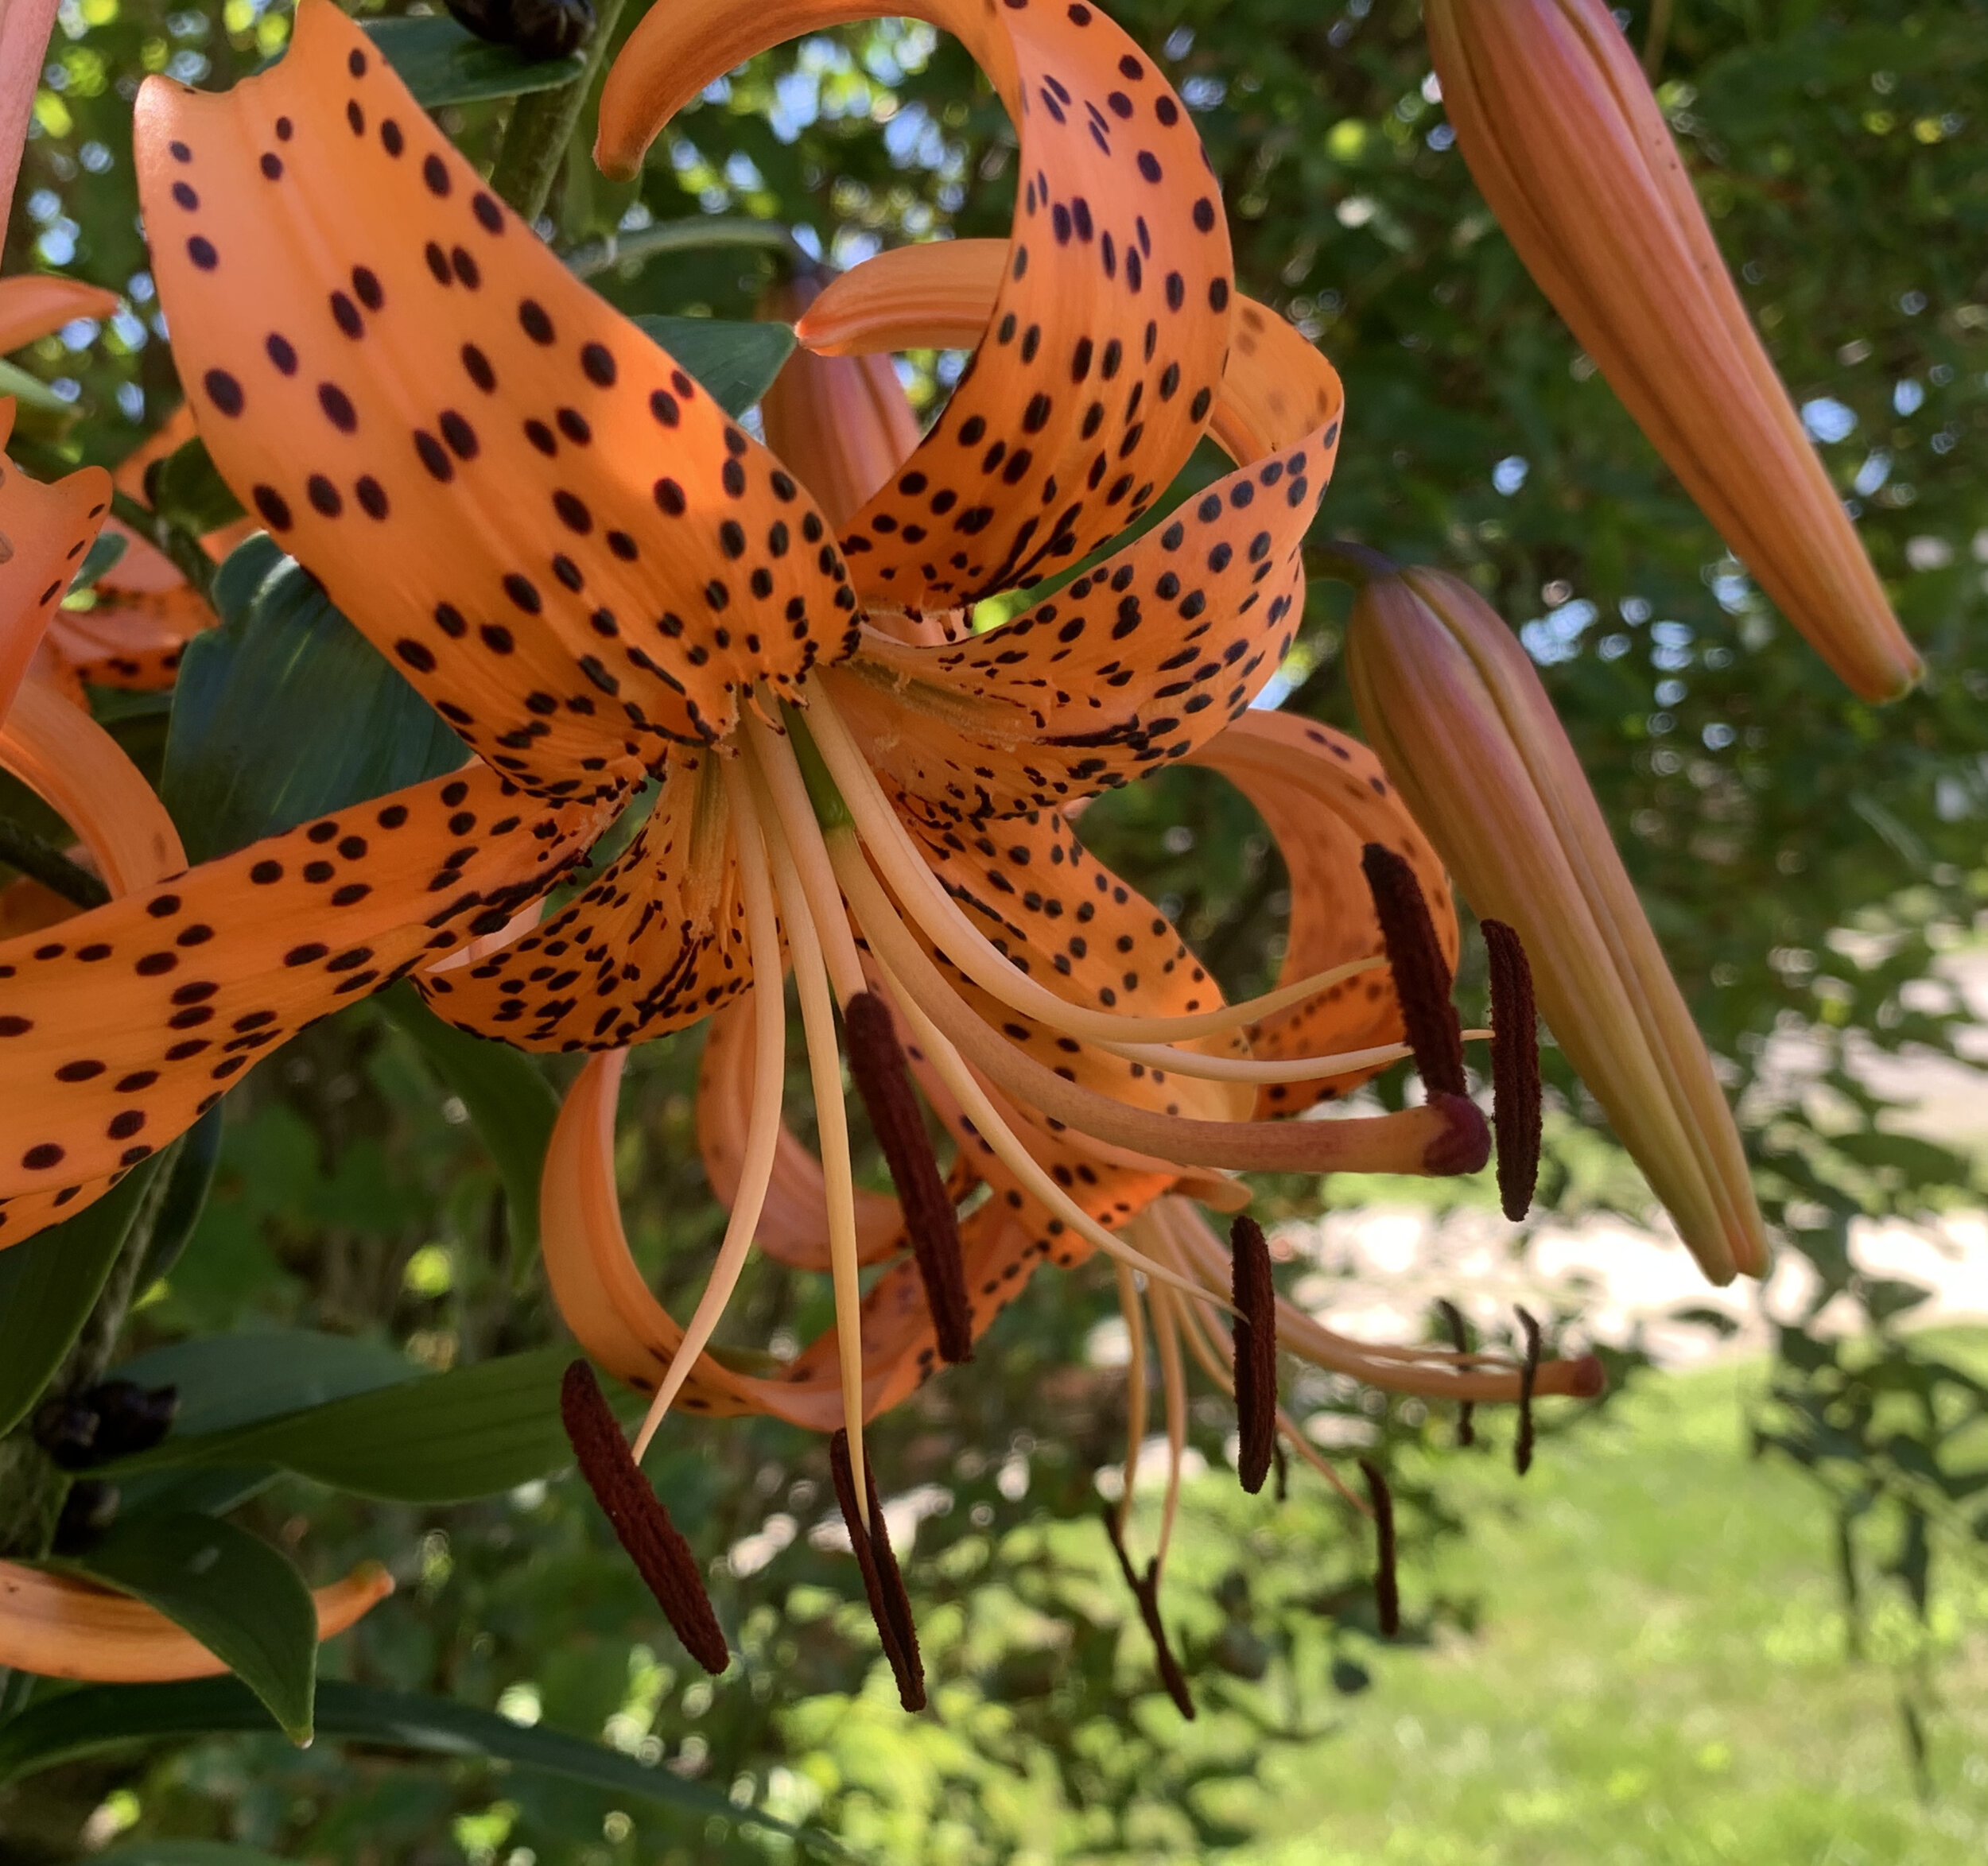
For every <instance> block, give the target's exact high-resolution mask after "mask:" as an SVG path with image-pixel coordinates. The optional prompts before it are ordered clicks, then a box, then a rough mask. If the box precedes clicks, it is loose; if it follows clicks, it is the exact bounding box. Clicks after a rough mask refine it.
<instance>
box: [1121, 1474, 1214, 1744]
mask: <svg viewBox="0 0 1988 1866" xmlns="http://www.w3.org/2000/svg"><path fill="white" fill-rule="evenodd" d="M1105 1534H1107V1535H1108V1536H1109V1537H1110V1538H1112V1554H1115V1555H1116V1556H1117V1558H1118V1566H1119V1569H1120V1573H1123V1574H1124V1577H1125V1585H1126V1586H1127V1587H1128V1588H1130V1589H1132V1598H1133V1599H1134V1600H1136V1601H1137V1602H1138V1603H1139V1617H1140V1619H1141V1620H1143V1621H1144V1622H1145V1623H1146V1631H1147V1635H1148V1636H1149V1637H1150V1638H1151V1640H1152V1642H1153V1654H1154V1657H1155V1661H1156V1662H1157V1663H1158V1665H1159V1682H1161V1683H1162V1684H1163V1685H1164V1686H1166V1687H1167V1696H1168V1697H1171V1698H1172V1699H1173V1701H1174V1708H1175V1709H1176V1710H1178V1712H1179V1713H1180V1714H1181V1715H1182V1717H1185V1718H1186V1719H1187V1721H1189V1722H1190V1723H1192V1722H1193V1721H1194V1698H1193V1697H1191V1696H1190V1694H1189V1692H1188V1689H1187V1674H1186V1673H1185V1672H1184V1671H1182V1670H1181V1669H1180V1661H1179V1660H1178V1659H1177V1658H1175V1656H1174V1649H1173V1647H1172V1646H1171V1645H1170V1644H1169V1643H1167V1625H1166V1622H1165V1621H1163V1620H1162V1619H1161V1618H1160V1617H1159V1561H1158V1559H1157V1558H1155V1560H1153V1561H1148V1562H1147V1564H1146V1573H1145V1575H1144V1577H1143V1578H1141V1577H1140V1575H1139V1574H1137V1573H1136V1572H1135V1571H1134V1570H1133V1568H1132V1557H1131V1556H1129V1555H1128V1554H1126V1553H1125V1544H1124V1542H1123V1541H1122V1540H1121V1539H1120V1536H1119V1534H1118V1512H1117V1511H1116V1510H1114V1509H1112V1507H1111V1506H1110V1505H1109V1503H1107V1504H1106V1505H1105Z"/></svg>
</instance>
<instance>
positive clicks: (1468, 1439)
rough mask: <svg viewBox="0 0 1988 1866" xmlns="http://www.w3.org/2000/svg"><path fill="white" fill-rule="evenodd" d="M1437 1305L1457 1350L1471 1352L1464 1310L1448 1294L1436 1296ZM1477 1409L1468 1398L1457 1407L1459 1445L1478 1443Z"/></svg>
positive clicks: (1462, 1352)
mask: <svg viewBox="0 0 1988 1866" xmlns="http://www.w3.org/2000/svg"><path fill="white" fill-rule="evenodd" d="M1436 1307H1437V1308H1438V1309H1440V1310H1441V1311H1442V1319H1443V1320H1444V1321H1446V1322H1447V1323H1448V1324H1449V1325H1450V1340H1451V1341H1452V1342H1454V1344H1455V1345H1456V1350H1457V1352H1458V1353H1459V1354H1468V1353H1469V1352H1470V1329H1468V1328H1466V1326H1465V1325H1464V1321H1463V1311H1462V1309H1458V1307H1457V1305H1456V1304H1455V1303H1454V1302H1451V1301H1450V1299H1449V1298H1447V1297H1446V1296H1439V1297H1438V1298H1436ZM1476 1411H1477V1408H1476V1407H1475V1406H1474V1405H1472V1404H1471V1402H1470V1401H1469V1400H1467V1399H1466V1400H1465V1401H1463V1402H1462V1403H1461V1404H1460V1405H1459V1406H1458V1407H1457V1443H1458V1445H1475V1444H1476V1443H1477V1427H1476V1426H1474V1425H1473V1424H1472V1423H1471V1418H1472V1415H1473V1414H1475V1412H1476Z"/></svg>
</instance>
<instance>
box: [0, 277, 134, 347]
mask: <svg viewBox="0 0 1988 1866" xmlns="http://www.w3.org/2000/svg"><path fill="white" fill-rule="evenodd" d="M117 308H118V295H117V293H115V292H107V291H106V290H105V289H103V286H101V285H85V284H84V283H83V281H82V280H81V279H80V278H59V277H56V275H55V274H54V273H46V272H23V273H16V274H15V276H14V277H12V278H0V353H3V352H5V351H9V350H18V349H19V348H20V347H21V345H22V344H24V343H33V341H34V340H35V339H36V338H37V337H45V336H48V334H49V332H51V331H59V330H60V329H61V328H62V327H63V326H64V324H67V323H68V322H69V320H71V319H72V318H77V317H108V316H110V315H111V312H114V311H115V310H116V309H117Z"/></svg>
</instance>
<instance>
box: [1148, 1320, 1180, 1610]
mask: <svg viewBox="0 0 1988 1866" xmlns="http://www.w3.org/2000/svg"><path fill="white" fill-rule="evenodd" d="M1148 1301H1149V1302H1150V1303H1151V1307H1152V1311H1153V1333H1154V1335H1155V1337H1156V1338H1157V1339H1158V1340H1159V1383H1160V1390H1161V1391H1162V1392H1163V1393H1164V1394H1165V1395H1166V1396H1167V1500H1166V1502H1165V1503H1163V1505H1162V1507H1161V1509H1160V1513H1159V1547H1158V1548H1157V1550H1155V1552H1154V1555H1153V1571H1154V1573H1155V1576H1157V1575H1158V1573H1159V1571H1160V1569H1163V1568H1164V1567H1165V1566H1166V1565H1167V1550H1168V1549H1169V1548H1170V1547H1171V1546H1172V1545H1173V1540H1174V1523H1175V1519H1177V1518H1178V1516H1179V1515H1180V1480H1181V1475H1182V1465H1183V1464H1185V1462H1186V1456H1187V1375H1186V1371H1185V1370H1184V1369H1183V1368H1182V1366H1181V1362H1180V1329H1181V1321H1180V1311H1181V1310H1182V1309H1183V1308H1185V1307H1186V1304H1185V1303H1184V1302H1182V1300H1181V1298H1180V1297H1179V1296H1178V1295H1177V1294H1175V1292H1174V1291H1173V1290H1170V1289H1169V1288H1167V1286H1166V1285H1165V1284H1164V1283H1155V1285H1154V1286H1153V1291H1152V1294H1151V1297H1150V1298H1148ZM1155 1585H1158V1584H1157V1582H1155Z"/></svg>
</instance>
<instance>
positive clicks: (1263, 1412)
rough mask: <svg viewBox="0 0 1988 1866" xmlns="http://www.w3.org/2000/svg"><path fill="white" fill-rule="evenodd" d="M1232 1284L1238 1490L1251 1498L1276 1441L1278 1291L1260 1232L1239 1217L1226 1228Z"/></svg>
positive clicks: (1266, 1472)
mask: <svg viewBox="0 0 1988 1866" xmlns="http://www.w3.org/2000/svg"><path fill="white" fill-rule="evenodd" d="M1229 1250H1230V1251H1231V1253H1232V1267H1231V1282H1232V1287H1233V1293H1234V1297H1235V1302H1236V1422H1237V1427H1238V1429H1239V1430H1241V1434H1242V1450H1241V1456H1240V1457H1239V1458H1238V1460H1237V1470H1238V1473H1239V1474H1240V1476H1241V1478H1242V1487H1243V1488H1244V1490H1246V1491H1248V1492H1250V1494H1251V1495H1252V1496H1254V1495H1255V1494H1256V1492H1258V1491H1260V1490H1261V1489H1262V1488H1263V1487H1264V1478H1265V1477H1267V1476H1268V1475H1269V1473H1270V1452H1271V1447H1272V1445H1273V1444H1275V1443H1276V1437H1277V1290H1276V1285H1275V1284H1274V1283H1273V1282H1272V1281H1271V1278H1270V1247H1269V1245H1268V1243H1265V1242H1264V1232H1263V1227H1262V1226H1261V1225H1260V1224H1257V1222H1256V1220H1255V1219H1253V1218H1251V1217H1248V1216H1243V1217H1241V1218H1238V1219H1237V1220H1236V1222H1235V1224H1233V1226H1231V1227H1230V1228H1229Z"/></svg>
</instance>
